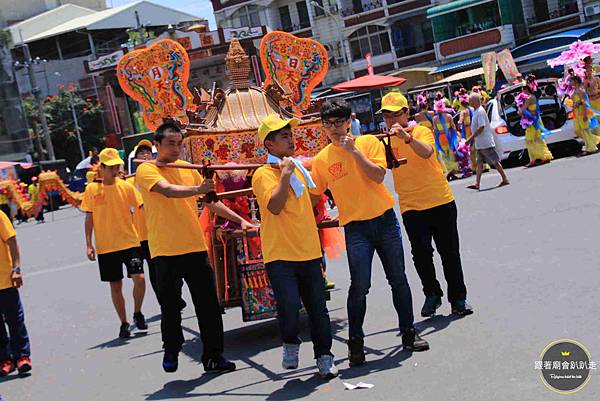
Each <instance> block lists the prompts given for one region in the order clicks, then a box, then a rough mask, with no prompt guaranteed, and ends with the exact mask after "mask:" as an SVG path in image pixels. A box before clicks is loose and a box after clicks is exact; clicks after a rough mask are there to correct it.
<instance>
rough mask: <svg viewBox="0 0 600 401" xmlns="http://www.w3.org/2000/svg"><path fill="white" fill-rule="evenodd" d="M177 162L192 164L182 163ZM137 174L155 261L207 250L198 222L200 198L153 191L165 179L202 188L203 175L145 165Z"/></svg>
mask: <svg viewBox="0 0 600 401" xmlns="http://www.w3.org/2000/svg"><path fill="white" fill-rule="evenodd" d="M176 163H179V164H189V163H187V162H184V161H182V160H177V162H176ZM135 175H136V181H137V184H138V186H139V187H140V192H141V193H142V198H144V209H145V211H146V224H147V227H148V245H149V246H150V254H151V256H152V257H153V258H155V257H157V256H175V255H185V254H188V253H194V252H204V251H206V250H207V247H206V242H205V241H204V233H203V232H202V228H201V227H200V221H199V219H198V203H197V197H195V196H194V197H189V198H167V197H166V196H164V195H162V194H159V193H158V192H152V191H151V190H152V188H153V187H154V186H155V185H156V184H157V183H158V182H159V181H162V180H165V181H168V182H169V183H171V184H174V185H185V186H193V185H200V184H202V181H203V179H202V176H201V175H200V173H198V172H197V171H196V170H187V169H179V168H168V167H157V166H156V165H154V164H152V163H143V164H142V165H141V166H139V167H138V169H137V171H136V174H135Z"/></svg>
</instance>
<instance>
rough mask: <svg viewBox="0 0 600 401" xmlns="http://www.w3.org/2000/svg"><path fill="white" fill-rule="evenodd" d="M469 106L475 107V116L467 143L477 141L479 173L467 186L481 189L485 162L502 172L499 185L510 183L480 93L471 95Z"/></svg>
mask: <svg viewBox="0 0 600 401" xmlns="http://www.w3.org/2000/svg"><path fill="white" fill-rule="evenodd" d="M469 106H471V107H472V108H473V118H472V120H471V132H472V134H471V136H470V137H469V138H467V143H471V142H472V141H474V142H475V149H476V150H477V171H476V172H477V174H476V178H475V184H471V185H469V186H468V187H467V188H470V189H476V190H479V185H480V183H481V174H482V173H483V164H484V163H488V164H489V165H490V166H494V167H495V168H496V170H498V173H500V176H501V177H502V181H501V182H500V184H498V187H503V186H505V185H508V184H509V182H508V178H507V177H506V173H505V172H504V169H503V168H502V164H500V156H498V153H497V152H496V143H495V142H494V131H493V129H492V127H491V126H490V120H489V119H488V116H487V113H486V112H485V110H484V108H483V107H481V97H480V96H479V94H478V93H475V92H473V93H471V95H470V96H469Z"/></svg>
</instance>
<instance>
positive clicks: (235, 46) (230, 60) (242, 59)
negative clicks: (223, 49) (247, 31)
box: [225, 38, 250, 89]
mask: <svg viewBox="0 0 600 401" xmlns="http://www.w3.org/2000/svg"><path fill="white" fill-rule="evenodd" d="M225 63H226V65H227V72H228V77H229V80H230V81H231V85H232V87H233V88H235V89H245V88H248V87H250V78H249V76H250V61H249V57H248V55H247V54H246V52H245V51H244V49H243V48H242V45H241V44H240V41H239V40H237V38H233V39H232V40H231V44H230V45H229V51H228V52H227V57H225Z"/></svg>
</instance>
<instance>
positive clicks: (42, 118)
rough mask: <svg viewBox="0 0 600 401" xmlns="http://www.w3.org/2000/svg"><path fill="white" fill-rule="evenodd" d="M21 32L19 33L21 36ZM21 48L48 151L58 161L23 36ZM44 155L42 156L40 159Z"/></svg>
mask: <svg viewBox="0 0 600 401" xmlns="http://www.w3.org/2000/svg"><path fill="white" fill-rule="evenodd" d="M20 33H21V32H19V34H20ZM21 46H22V47H23V53H24V55H25V65H26V67H27V70H28V73H29V83H30V85H31V93H32V94H33V96H34V98H35V104H36V107H37V110H38V113H39V115H40V122H41V123H42V130H43V132H44V139H45V142H46V151H47V152H48V157H49V158H50V160H56V157H55V156H54V146H52V138H51V137H50V130H49V129H48V120H46V114H45V113H44V110H43V107H42V91H41V90H40V88H39V87H38V86H37V79H36V78H35V70H34V65H35V63H34V60H32V59H31V53H30V52H29V46H28V45H27V43H23V36H21ZM43 156H44V155H40V159H42V158H43Z"/></svg>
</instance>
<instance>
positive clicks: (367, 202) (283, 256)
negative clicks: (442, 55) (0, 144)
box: [0, 69, 600, 379]
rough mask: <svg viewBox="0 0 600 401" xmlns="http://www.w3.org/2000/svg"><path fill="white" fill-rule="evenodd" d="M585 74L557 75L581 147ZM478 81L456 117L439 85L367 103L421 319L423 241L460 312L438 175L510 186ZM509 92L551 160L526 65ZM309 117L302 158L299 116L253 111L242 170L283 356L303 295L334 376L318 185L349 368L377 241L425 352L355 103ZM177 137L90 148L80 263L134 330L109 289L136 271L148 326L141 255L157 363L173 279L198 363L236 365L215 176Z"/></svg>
mask: <svg viewBox="0 0 600 401" xmlns="http://www.w3.org/2000/svg"><path fill="white" fill-rule="evenodd" d="M583 74H584V76H583V77H581V76H580V75H578V72H577V71H574V70H569V71H568V76H567V79H568V83H569V85H568V86H565V87H566V88H567V90H568V91H570V96H571V97H572V99H573V107H574V112H575V116H576V117H575V118H576V125H575V126H576V130H577V132H578V135H581V136H582V138H583V139H584V141H585V143H586V152H589V153H592V152H595V149H596V148H595V146H596V145H597V143H598V138H597V137H596V136H594V132H595V131H594V130H595V129H596V127H597V122H596V123H595V124H594V123H593V122H592V119H593V118H595V117H593V115H594V113H593V112H592V113H591V114H590V111H589V110H592V111H593V110H594V107H595V104H594V102H596V103H600V82H599V81H598V79H597V78H594V77H591V78H590V77H589V76H587V78H586V75H585V69H583ZM594 91H596V92H594ZM483 93H484V92H482V91H481V90H478V89H477V88H474V89H473V90H472V91H471V92H470V93H467V92H466V91H460V92H458V93H457V101H456V102H454V103H455V104H454V107H455V108H456V112H458V113H460V116H459V120H458V127H457V126H456V125H455V123H454V119H453V118H452V117H451V114H452V113H451V112H449V110H448V109H449V108H450V107H451V106H452V105H451V104H450V102H448V101H447V100H446V99H444V98H443V96H442V97H439V96H438V99H437V100H436V102H435V104H434V107H433V110H430V104H429V101H428V99H426V98H425V97H424V96H420V97H419V98H417V104H418V112H417V113H416V114H415V115H414V116H412V117H413V118H414V120H412V118H411V115H410V114H411V111H410V108H409V104H408V101H407V99H406V98H405V96H404V95H402V94H401V93H400V92H390V93H388V94H387V95H385V96H384V97H383V98H382V102H381V104H382V106H381V109H380V110H379V111H378V112H380V113H382V115H383V119H384V121H385V124H386V126H387V128H388V130H389V133H390V135H391V142H390V144H389V146H390V147H391V149H392V152H393V156H394V157H396V158H397V159H406V161H407V163H406V164H405V165H403V166H401V167H399V168H394V169H392V171H391V172H392V175H393V181H394V190H395V192H396V193H397V195H398V199H399V209H400V215H401V217H402V223H403V225H404V227H405V229H406V233H407V235H408V240H409V243H410V249H411V254H412V258H413V262H414V266H415V269H416V272H417V274H418V276H419V278H420V282H421V286H422V291H423V293H424V295H425V301H424V304H423V305H422V307H421V311H420V313H421V316H422V317H431V316H434V315H435V314H436V311H437V309H438V308H440V307H441V305H442V299H443V297H444V290H443V289H442V285H441V284H440V281H439V280H438V278H437V274H436V267H435V264H434V258H433V257H434V248H433V244H435V249H436V250H437V252H438V253H439V255H440V257H441V261H442V265H443V273H444V277H445V280H446V283H447V291H446V296H447V299H448V302H449V303H450V305H451V310H452V313H453V314H456V315H458V316H467V315H470V314H472V313H473V308H472V307H471V306H470V305H469V303H468V302H467V286H466V284H465V279H464V275H463V267H462V262H461V255H460V242H459V233H458V229H457V216H458V210H457V206H456V203H455V200H454V195H453V192H452V189H451V187H450V185H449V183H448V181H449V179H452V178H451V175H452V174H454V173H455V172H456V171H462V172H463V174H467V170H474V171H475V173H476V178H475V183H474V184H473V185H470V186H469V187H470V188H473V189H479V188H480V182H481V174H482V172H483V170H484V166H485V164H487V165H490V166H493V167H494V168H496V169H497V171H498V173H499V174H500V176H501V181H500V183H499V186H504V185H508V184H509V181H508V178H507V176H506V173H505V172H504V170H503V169H502V165H501V164H500V158H499V156H498V153H497V152H496V149H495V143H494V136H493V131H492V129H491V127H490V122H489V120H488V116H487V113H486V112H485V110H484V108H483V107H482V105H483V103H484V102H485V101H486V97H485V96H484V95H483ZM517 103H518V107H519V113H520V115H521V117H522V121H521V124H522V125H523V127H524V128H525V130H526V142H527V149H528V151H529V154H530V158H531V160H532V163H545V162H548V161H549V160H551V159H552V154H551V153H550V151H549V150H548V148H547V146H546V144H545V142H544V138H543V132H544V129H545V128H544V127H543V125H542V123H541V121H540V118H539V104H538V103H537V102H536V83H535V78H534V77H532V76H530V77H528V78H527V79H526V84H525V85H524V86H523V92H522V95H520V96H519V97H518V98H517ZM590 104H591V105H590ZM599 106H600V105H599ZM320 117H321V122H322V129H323V132H324V133H325V134H326V135H327V137H328V139H329V141H330V144H329V145H327V146H326V147H325V148H323V149H322V150H321V151H320V152H319V153H318V154H317V155H316V156H315V157H314V158H313V159H312V160H311V166H310V169H307V168H305V166H304V165H303V164H302V163H301V161H300V160H299V159H297V158H295V157H294V156H295V148H294V138H293V135H292V129H293V128H294V127H295V126H296V125H297V124H298V122H299V121H298V120H297V119H290V120H285V119H282V118H280V117H279V116H276V115H269V116H268V117H266V118H265V119H264V121H263V122H262V124H261V125H260V127H259V129H258V132H257V135H258V139H259V141H260V142H261V143H262V144H264V146H265V148H266V150H267V152H268V159H267V164H265V165H264V166H262V167H260V168H258V169H257V170H256V171H255V172H254V173H253V175H252V188H253V192H254V194H255V196H256V200H257V203H258V207H259V210H260V215H261V225H260V230H259V231H260V238H261V246H262V255H263V260H264V263H265V268H266V271H267V275H268V278H269V281H270V285H271V287H272V289H273V294H274V297H275V299H276V301H277V312H278V314H277V319H278V321H279V327H280V332H281V341H282V367H283V368H284V369H296V368H297V367H298V363H299V362H298V361H299V351H300V344H301V340H300V338H299V310H300V308H301V306H304V308H305V309H306V312H307V314H308V319H309V322H310V329H311V330H310V333H311V339H312V342H313V352H314V358H315V360H316V366H317V369H318V372H319V374H320V376H321V377H323V378H324V379H330V378H333V377H335V376H337V375H338V370H337V367H336V365H335V362H334V356H333V354H332V352H331V348H332V333H331V323H330V318H329V313H328V310H327V306H326V281H325V277H324V274H323V269H322V259H323V246H322V244H321V241H320V239H319V232H318V228H317V222H316V221H315V214H314V210H313V207H314V206H315V204H316V203H318V202H321V201H322V199H323V194H324V193H327V194H329V196H331V197H332V198H333V200H334V201H335V205H336V206H337V209H338V218H339V225H340V227H343V231H344V234H345V244H346V253H347V260H348V275H349V282H350V284H349V289H348V295H347V314H348V323H349V333H348V339H347V348H348V360H349V364H350V366H357V365H362V364H364V363H365V362H366V353H365V337H366V334H365V331H364V328H363V325H364V320H365V316H366V311H367V294H368V293H369V291H370V288H371V275H372V265H373V256H374V253H375V252H377V254H378V256H379V258H380V260H381V262H382V265H383V270H384V273H385V275H386V278H387V281H388V283H389V286H390V288H391V292H392V300H391V302H392V304H393V306H394V308H395V310H396V314H397V319H398V329H399V331H400V333H401V336H402V340H401V341H402V345H403V347H404V349H406V350H410V351H426V350H428V349H429V347H430V345H429V343H428V342H427V341H426V340H425V339H423V338H421V336H420V335H419V333H418V331H417V330H416V329H415V327H414V315H413V300H412V291H411V288H410V285H409V282H408V280H407V278H406V273H405V270H406V266H405V259H404V253H403V245H402V236H401V231H400V226H399V219H398V216H397V214H396V212H395V211H394V206H395V205H394V203H395V201H394V197H393V196H392V194H391V193H390V191H389V190H388V189H387V187H386V186H385V185H384V183H383V181H384V177H385V175H386V171H387V168H388V166H389V164H388V160H387V157H388V155H386V150H385V147H384V144H383V143H382V142H381V141H379V140H378V139H377V138H376V137H375V136H372V135H356V132H355V131H356V126H357V125H358V124H357V123H355V121H356V116H355V115H353V113H352V110H351V108H350V106H349V105H348V103H347V102H346V101H344V100H341V99H334V100H330V101H327V102H325V103H324V104H323V105H322V107H321V109H320ZM353 131H354V132H353ZM353 133H354V135H353ZM182 143H183V133H182V131H181V129H180V128H179V127H178V126H177V125H175V124H172V123H164V124H163V125H161V126H160V127H159V128H158V129H157V130H156V131H155V134H154V143H152V142H150V141H148V140H142V141H141V142H139V143H138V145H137V146H136V148H135V151H134V153H135V158H136V159H140V160H145V161H146V162H143V163H141V164H140V165H139V166H138V168H137V171H136V174H135V175H134V176H132V177H129V178H127V179H125V177H122V174H120V172H121V168H122V167H121V166H122V165H123V164H124V162H123V160H122V159H121V157H120V156H119V152H118V151H117V150H116V149H113V148H106V149H104V150H102V151H101V152H100V153H99V155H98V161H99V168H98V171H97V177H96V178H97V179H96V180H95V181H94V182H91V183H89V184H88V185H87V187H86V190H85V193H84V196H83V201H82V204H81V210H83V211H84V212H85V213H86V218H85V226H84V227H85V229H84V232H85V243H86V254H87V257H88V258H89V259H90V260H92V261H96V260H97V262H98V270H99V274H100V280H101V281H102V282H107V283H109V287H110V294H111V300H112V304H113V306H114V309H115V312H116V314H117V317H118V319H119V332H118V336H119V337H120V338H127V337H129V336H131V328H132V326H131V324H130V322H129V320H128V314H127V311H126V306H125V305H126V302H125V298H124V296H123V290H122V287H123V286H122V280H123V278H124V275H123V266H125V267H126V272H127V277H128V278H130V279H131V280H132V281H133V294H132V296H133V315H132V318H133V324H134V328H135V329H137V330H140V331H145V330H147V329H148V325H147V323H146V321H145V317H144V315H143V313H142V307H143V302H144V297H145V292H146V284H145V274H144V260H145V261H146V264H147V265H148V273H149V278H150V283H151V287H152V289H153V292H154V294H155V296H156V299H157V301H158V303H159V305H160V309H161V333H162V342H163V349H164V354H163V361H162V368H163V369H164V371H166V372H175V371H176V370H177V369H178V357H179V353H180V351H181V348H182V344H183V342H184V338H183V332H182V327H181V312H182V309H183V308H184V307H185V306H186V303H185V301H184V300H183V299H182V287H183V284H184V282H185V284H186V285H187V286H188V289H189V292H190V294H191V298H192V303H193V305H194V309H195V312H196V317H197V321H198V326H199V328H200V333H201V340H202V343H203V355H202V358H201V360H202V363H203V365H204V369H205V371H206V372H214V373H226V372H231V371H233V370H235V369H236V365H235V363H233V362H231V361H229V360H228V359H226V358H225V356H224V351H225V345H224V327H223V320H222V316H221V305H220V303H219V299H218V296H217V292H216V287H215V279H214V273H213V269H212V267H211V265H210V260H209V257H208V252H207V249H208V248H207V244H206V241H205V236H204V231H203V228H202V227H201V224H200V222H199V219H198V216H199V213H198V197H199V196H200V195H203V194H204V195H206V194H210V193H213V192H214V191H215V188H216V186H215V182H214V181H213V180H212V179H210V178H205V177H203V176H202V175H201V174H200V173H199V172H198V171H197V170H194V169H189V168H185V166H186V165H187V164H188V163H187V162H185V161H182V160H180V159H179V157H180V153H181V150H182ZM153 146H154V147H155V148H156V152H157V157H156V160H154V157H153ZM0 200H1V199H0ZM204 206H205V207H206V208H208V209H209V210H210V211H211V212H212V213H214V214H216V215H218V216H220V217H222V218H224V219H227V220H229V221H232V222H234V223H236V224H237V225H239V227H241V229H242V230H252V229H258V227H257V226H256V225H255V224H254V223H253V222H252V221H250V220H249V219H246V218H245V217H242V216H240V215H239V214H237V213H236V212H235V211H233V210H231V209H230V208H229V207H227V206H226V205H225V204H223V203H222V202H221V201H209V200H205V202H204ZM3 209H6V208H5V207H4V208H3ZM4 211H5V213H0V240H1V243H0V320H1V321H0V375H7V374H10V373H11V372H13V371H14V370H18V371H19V372H21V373H25V372H27V371H29V370H31V367H32V365H31V359H30V351H29V340H28V336H27V330H26V327H25V323H24V313H23V308H22V305H21V303H20V299H19V293H18V288H19V287H20V286H21V285H22V275H21V271H20V257H19V249H18V245H17V241H16V233H15V231H14V229H13V226H12V224H11V223H10V220H9V218H8V217H7V213H6V210H4ZM5 324H6V325H7V327H8V329H9V330H8V333H7V332H6V330H5Z"/></svg>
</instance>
